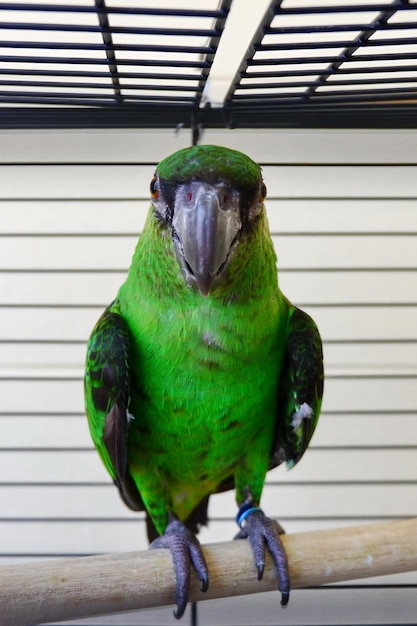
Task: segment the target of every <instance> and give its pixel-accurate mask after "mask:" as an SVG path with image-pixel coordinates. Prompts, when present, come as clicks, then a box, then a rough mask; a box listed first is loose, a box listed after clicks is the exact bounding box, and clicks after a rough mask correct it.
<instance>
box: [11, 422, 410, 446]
mask: <svg viewBox="0 0 417 626" xmlns="http://www.w3.org/2000/svg"><path fill="white" fill-rule="evenodd" d="M0 441H1V447H2V448H3V450H7V449H9V450H14V449H16V448H25V449H31V448H32V449H37V448H38V449H48V448H55V449H59V448H63V449H65V448H81V449H92V447H93V444H92V441H91V437H90V434H89V431H88V425H87V418H86V417H85V415H83V414H81V415H75V414H74V415H60V414H56V415H46V416H45V415H7V414H3V415H1V416H0ZM333 446H336V447H337V448H340V447H356V448H359V449H360V448H362V447H365V448H372V447H390V446H394V447H405V448H408V447H410V446H414V447H417V414H416V415H402V414H396V413H392V414H388V415H384V414H383V415H372V414H366V413H364V414H359V415H356V414H349V413H348V414H344V415H338V414H335V413H332V414H327V413H324V414H322V415H321V417H320V421H319V425H318V427H317V430H316V432H315V434H314V438H313V440H312V442H311V444H310V448H316V447H320V448H323V447H325V448H332V447H333Z"/></svg>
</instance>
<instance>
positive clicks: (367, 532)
mask: <svg viewBox="0 0 417 626" xmlns="http://www.w3.org/2000/svg"><path fill="white" fill-rule="evenodd" d="M283 541H284V543H285V548H286V551H287V554H288V559H289V563H290V572H291V580H292V587H293V588H297V587H307V586H311V585H322V584H326V583H332V582H339V581H346V580H353V579H358V578H366V577H369V576H381V575H385V574H395V573H399V572H407V571H413V570H417V519H410V520H405V521H400V522H389V523H384V524H375V525H371V526H358V527H352V528H340V529H337V530H326V531H319V532H307V533H299V534H295V535H286V536H285V537H284V539H283ZM204 552H205V555H206V558H207V563H208V567H209V571H210V589H209V591H208V592H207V593H206V594H203V593H201V591H200V590H199V583H198V581H197V580H196V578H195V577H192V580H191V591H190V599H191V600H206V599H207V600H208V599H212V598H224V597H228V596H236V595H243V594H249V593H257V592H261V591H271V590H274V589H276V579H275V574H274V571H273V567H272V564H271V561H270V560H269V559H268V561H267V563H266V567H265V574H264V578H263V580H262V581H261V582H258V580H257V577H256V569H255V567H254V562H253V556H252V552H251V550H250V546H249V545H248V542H246V541H230V542H228V543H219V544H211V545H206V546H204ZM173 594H174V574H173V567H172V562H171V556H170V553H169V552H168V551H167V550H150V551H145V552H129V553H125V554H109V555H104V556H94V557H83V558H72V559H65V560H63V559H61V560H55V561H43V562H35V563H26V564H19V565H10V566H2V567H0V624H2V625H4V626H6V625H7V626H23V625H27V624H34V623H36V624H39V623H45V622H51V621H63V620H70V619H80V618H86V617H91V616H94V615H103V614H106V613H115V612H122V611H130V610H134V609H143V608H149V607H156V606H163V605H167V604H172V603H173ZM291 602H297V596H296V594H293V597H292V599H291V600H290V604H291ZM278 607H279V599H278V597H277V611H278V610H279V608H278Z"/></svg>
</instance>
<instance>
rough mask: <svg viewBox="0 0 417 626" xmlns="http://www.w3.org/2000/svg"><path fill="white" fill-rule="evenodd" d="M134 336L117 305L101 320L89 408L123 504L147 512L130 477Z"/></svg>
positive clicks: (90, 359)
mask: <svg viewBox="0 0 417 626" xmlns="http://www.w3.org/2000/svg"><path fill="white" fill-rule="evenodd" d="M130 358H131V355H130V335H129V329H128V327H127V325H126V322H125V321H124V319H123V317H122V316H121V315H120V311H119V304H118V301H117V300H116V301H115V302H113V303H112V304H111V305H110V306H109V307H108V308H107V309H106V310H105V311H104V313H103V315H102V316H101V317H100V319H99V321H98V322H97V324H96V326H95V327H94V329H93V332H92V333H91V336H90V339H89V342H88V346H87V361H86V373H85V381H84V382H85V385H84V386H85V404H86V411H87V417H88V423H89V428H90V433H91V436H92V438H93V441H94V444H95V446H96V448H97V450H98V452H99V454H100V457H101V459H102V461H103V463H104V465H105V467H106V469H107V471H108V472H109V474H110V475H111V477H112V478H113V480H114V482H115V484H116V485H117V487H118V489H119V491H120V495H121V497H122V499H123V501H124V502H125V503H126V504H127V506H129V507H130V508H131V509H133V510H143V508H144V507H143V502H142V499H141V497H140V494H139V491H138V489H137V488H136V485H135V483H134V482H133V479H132V477H131V476H130V474H129V470H128V463H127V432H128V426H129V386H130Z"/></svg>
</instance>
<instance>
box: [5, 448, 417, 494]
mask: <svg viewBox="0 0 417 626" xmlns="http://www.w3.org/2000/svg"><path fill="white" fill-rule="evenodd" d="M415 456H416V450H415V449H414V448H411V449H405V448H399V449H396V448H392V449H385V448H384V449H378V448H370V449H369V448H368V449H362V450H361V449H349V448H342V447H340V448H339V449H337V450H332V449H326V448H321V449H319V448H312V449H311V450H309V451H308V453H307V454H306V455H305V456H304V458H303V460H302V462H301V463H299V464H298V465H296V466H295V467H294V468H293V469H291V470H286V469H285V468H284V466H282V467H280V468H279V469H278V471H277V472H275V473H274V474H270V475H269V480H272V475H274V480H276V481H277V482H278V483H279V482H286V483H291V484H292V483H324V484H325V483H327V482H330V483H349V482H353V483H357V482H361V481H365V482H366V481H368V482H369V481H371V482H380V483H384V482H390V481H392V482H401V481H405V482H413V483H416V482H417V464H416V462H415ZM11 459H12V460H13V462H11ZM0 470H1V471H0V476H1V480H2V481H3V482H4V483H14V484H16V483H28V482H29V483H36V482H41V483H48V482H55V483H69V482H70V483H83V482H99V483H102V482H108V480H109V477H108V475H107V473H106V471H105V469H104V467H103V466H102V464H101V461H100V459H99V456H98V454H97V453H96V451H95V450H93V449H92V448H88V449H84V450H81V449H80V450H79V449H76V450H74V451H73V450H68V449H58V450H55V449H49V450H47V449H42V456H40V454H39V452H38V450H19V449H17V450H2V453H1V455H0ZM416 491H417V490H416ZM415 504H416V505H417V494H416V498H415Z"/></svg>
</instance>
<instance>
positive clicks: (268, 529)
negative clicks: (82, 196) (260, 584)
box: [244, 510, 290, 606]
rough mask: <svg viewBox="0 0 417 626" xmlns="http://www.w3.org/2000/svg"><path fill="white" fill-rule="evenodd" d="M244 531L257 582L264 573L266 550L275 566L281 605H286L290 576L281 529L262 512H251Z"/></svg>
mask: <svg viewBox="0 0 417 626" xmlns="http://www.w3.org/2000/svg"><path fill="white" fill-rule="evenodd" d="M244 531H245V532H246V534H247V536H248V537H249V541H250V543H251V546H252V551H253V555H254V557H255V563H256V567H257V569H258V580H261V578H262V576H263V572H264V563H265V551H266V548H268V550H269V552H270V554H271V556H272V560H273V562H274V565H275V569H276V572H277V578H278V588H279V590H280V591H281V605H282V606H286V605H287V604H288V600H289V596H290V575H289V570H288V561H287V555H286V554H285V550H284V546H283V545H282V542H281V539H280V536H279V535H280V534H282V529H281V527H280V526H279V525H277V523H276V522H275V520H272V519H270V518H269V517H266V516H265V515H264V514H263V513H262V511H260V510H257V511H253V512H251V513H250V514H249V515H248V516H247V517H246V519H245V526H244Z"/></svg>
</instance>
